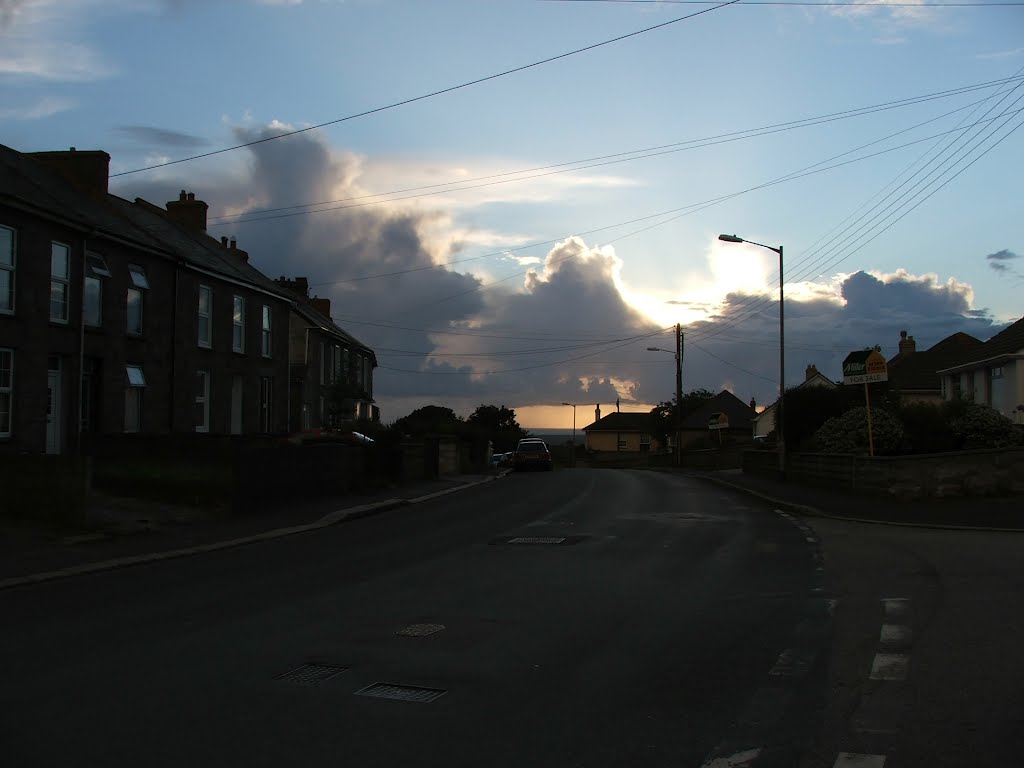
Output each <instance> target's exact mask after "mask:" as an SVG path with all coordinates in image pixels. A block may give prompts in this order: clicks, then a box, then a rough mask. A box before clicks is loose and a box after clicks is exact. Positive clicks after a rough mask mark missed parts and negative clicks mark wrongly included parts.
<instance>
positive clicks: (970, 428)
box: [949, 405, 1024, 450]
mask: <svg viewBox="0 0 1024 768" xmlns="http://www.w3.org/2000/svg"><path fill="white" fill-rule="evenodd" d="M949 425H950V430H951V431H952V433H953V435H954V436H955V438H956V442H957V448H959V449H960V450H971V449H972V448H1012V447H1015V446H1018V445H1024V437H1022V435H1024V432H1022V430H1021V429H1020V428H1019V427H1018V426H1017V425H1016V424H1014V423H1013V422H1012V421H1010V419H1008V418H1006V417H1005V416H1003V414H1001V413H999V411H997V410H995V409H993V408H989V407H988V406H987V405H968V406H967V407H966V408H964V409H963V413H962V415H960V416H957V417H954V418H952V419H950V422H949Z"/></svg>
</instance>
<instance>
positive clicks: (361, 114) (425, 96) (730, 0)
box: [110, 0, 740, 177]
mask: <svg viewBox="0 0 1024 768" xmlns="http://www.w3.org/2000/svg"><path fill="white" fill-rule="evenodd" d="M739 1H740V0H726V2H723V3H719V4H717V5H715V6H714V7H712V8H705V9H704V10H701V11H694V12H693V13H688V14H687V15H686V16H680V17H679V18H676V19H669V20H668V21H663V22H661V23H659V24H653V25H651V26H649V27H644V28H643V29H638V30H635V31H633V32H627V33H626V34H623V35H618V36H617V37H613V38H610V39H608V40H602V41H601V42H598V43H592V44H590V45H585V46H583V47H582V48H576V49H575V50H572V51H566V52H565V53H559V54H557V55H556V56H549V57H547V58H546V59H540V60H539V61H534V62H531V63H530V64H523V65H522V66H519V67H513V68H512V69H506V70H504V71H503V72H497V73H495V74H493V75H486V76H484V77H478V78H476V79H475V80H468V81H466V82H464V83H459V84H458V85H452V86H449V87H447V88H441V89H440V90H436V91H431V92H430V93H424V94H421V95H420V96H413V97H412V98H409V99H403V100H401V101H395V102H392V103H390V104H385V105H384V106H382V107H374V108H373V109H367V110H365V111H363V112H357V113H356V114H353V115H347V116H345V117H339V118H337V119H335V120H328V121H327V122H325V123H318V124H317V125H310V126H307V127H306V128H298V129H296V130H294V131H286V132H284V133H279V134H275V135H273V136H266V137H264V138H262V139H255V140H253V141H247V142H244V143H242V144H235V145H234V146H231V147H223V148H221V149H215V150H212V151H210V152H203V153H201V154H198V155H192V156H191V157H182V158H179V159H177V160H168V161H167V162H164V163H156V164H154V165H147V166H145V167H143V168H135V169H133V170H131V171H121V172H120V173H112V174H110V175H111V177H114V176H128V175H129V174H133V173H142V172H143V171H152V170H154V169H156V168H165V167H167V166H168V165H177V164H178V163H187V162H189V161H191V160H199V159H200V158H204V157H213V156H214V155H222V154H224V153H225V152H233V151H234V150H236V149H243V148H244V147H252V146H255V145H257V144H265V143H266V142H268V141H275V140H276V139H283V138H285V137H286V136H295V135H297V134H300V133H306V132H307V131H315V130H317V129H318V128H326V127H327V126H329V125H337V124H338V123H344V122H347V121H349V120H355V119H356V118H360V117H366V116H367V115H374V114H377V113H378V112H385V111H387V110H389V109H395V108H396V107H403V106H406V105H407V104H414V103H415V102H417V101H424V100H425V99H430V98H433V97H434V96H441V95H442V94H445V93H451V92H452V91H458V90H461V89H463V88H469V87H470V86H473V85H480V84H481V83H486V82H489V81H491V80H497V79H498V78H501V77H507V76H508V75H513V74H515V73H517V72H523V71H525V70H527V69H533V68H534V67H539V66H541V65H543V64H550V63H551V62H553V61H558V60H560V59H567V58H569V57H570V56H575V55H577V54H579V53H585V52H587V51H593V50H595V49H596V48H601V47H603V46H606V45H611V44H612V43H618V42H621V41H623V40H628V39H629V38H631V37H637V36H638V35H643V34H646V33H648V32H653V31H654V30H656V29H663V28H664V27H668V26H671V25H672V24H678V23H679V22H681V21H686V20H688V19H692V18H695V17H697V16H701V15H703V14H705V13H710V12H711V11H717V10H718V9H719V8H725V7H726V6H728V5H733V4H735V3H738V2H739Z"/></svg>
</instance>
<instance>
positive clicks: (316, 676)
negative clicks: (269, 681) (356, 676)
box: [274, 664, 349, 685]
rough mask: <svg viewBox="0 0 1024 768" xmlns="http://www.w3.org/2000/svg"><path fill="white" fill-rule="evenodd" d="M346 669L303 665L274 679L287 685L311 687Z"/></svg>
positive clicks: (325, 665)
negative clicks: (296, 684)
mask: <svg viewBox="0 0 1024 768" xmlns="http://www.w3.org/2000/svg"><path fill="white" fill-rule="evenodd" d="M348 669H349V667H336V666H330V665H327V664H303V665H302V666H301V667H296V668H295V669H293V670H291V671H290V672H285V673H284V674H283V675H278V676H277V677H276V678H274V679H275V680H284V681H285V682H288V683H298V684H299V685H313V684H315V683H322V682H324V681H325V680H330V679H331V678H332V677H334V676H335V675H340V674H341V673H342V672H346V671H348Z"/></svg>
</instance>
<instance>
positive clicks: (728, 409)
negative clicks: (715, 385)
mask: <svg viewBox="0 0 1024 768" xmlns="http://www.w3.org/2000/svg"><path fill="white" fill-rule="evenodd" d="M712 413H724V414H725V415H726V416H728V417H729V429H737V428H742V429H745V430H749V429H750V422H751V420H752V419H754V418H756V417H757V412H756V411H755V410H754V409H753V408H751V407H750V405H748V404H747V403H744V402H743V401H742V400H740V399H739V398H738V397H736V395H734V394H733V393H732V392H730V391H729V390H727V389H723V390H722V391H721V392H719V393H718V394H717V395H715V396H714V397H713V398H711V399H710V400H708V401H707V402H706V403H704V405H702V406H701V407H700V408H698V409H697V410H696V411H694V412H693V413H691V414H690V415H688V416H686V417H685V418H684V419H683V425H682V428H683V429H702V430H703V429H707V428H708V419H709V418H710V417H711V414H712Z"/></svg>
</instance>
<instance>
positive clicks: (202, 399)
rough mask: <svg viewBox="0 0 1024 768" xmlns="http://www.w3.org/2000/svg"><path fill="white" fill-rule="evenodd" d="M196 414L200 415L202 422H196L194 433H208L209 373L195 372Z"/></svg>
mask: <svg viewBox="0 0 1024 768" xmlns="http://www.w3.org/2000/svg"><path fill="white" fill-rule="evenodd" d="M196 384H197V386H196V405H197V406H199V407H198V408H197V409H196V413H197V414H199V413H201V414H202V421H200V420H198V419H197V420H196V432H209V431H210V372H209V371H196Z"/></svg>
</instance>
